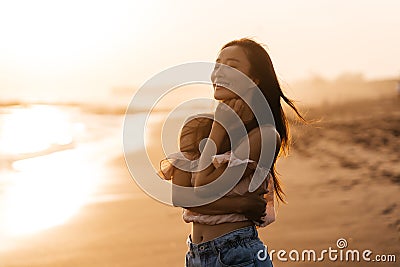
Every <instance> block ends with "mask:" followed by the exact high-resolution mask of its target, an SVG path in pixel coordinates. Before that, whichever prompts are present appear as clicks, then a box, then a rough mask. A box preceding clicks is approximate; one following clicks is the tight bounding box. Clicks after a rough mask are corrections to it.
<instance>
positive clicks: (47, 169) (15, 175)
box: [0, 105, 100, 240]
mask: <svg viewBox="0 0 400 267" xmlns="http://www.w3.org/2000/svg"><path fill="white" fill-rule="evenodd" d="M1 117H2V118H3V121H0V125H1V126H2V127H1V129H0V148H1V150H2V151H1V152H0V156H3V157H6V158H11V159H12V164H11V166H10V167H9V168H10V170H7V169H6V170H0V172H1V177H0V178H1V180H0V182H1V183H6V184H4V188H2V194H1V195H0V197H1V199H0V200H1V201H0V204H1V205H0V218H1V220H0V240H1V236H3V237H4V236H15V235H22V234H27V233H34V232H36V231H38V230H41V229H45V228H48V227H51V226H54V225H58V224H61V223H64V222H65V220H67V219H68V218H70V217H71V216H72V215H74V214H75V213H76V212H77V211H78V210H79V208H80V207H81V206H82V205H83V204H84V203H85V202H86V201H87V200H88V198H89V197H90V194H91V192H93V190H94V189H95V188H96V184H97V182H98V178H99V176H100V171H99V170H100V167H99V166H97V165H95V164H98V163H96V162H92V159H90V158H89V156H88V155H89V152H90V151H91V150H90V149H91V148H87V147H85V146H84V145H80V146H75V145H74V144H73V142H72V140H73V138H74V135H75V134H78V133H80V132H81V131H84V130H85V129H84V128H82V126H81V125H80V124H79V123H72V122H71V121H70V118H69V117H68V116H67V113H66V112H63V111H62V109H61V108H57V107H52V106H46V105H34V106H32V107H27V108H21V107H16V108H9V109H8V113H7V112H6V113H5V114H2V116H1ZM75 127H76V129H75ZM76 131H78V132H76ZM60 146H61V147H60ZM64 146H66V147H64ZM71 148H73V149H71ZM0 186H1V184H0ZM0 189H1V188H0Z"/></svg>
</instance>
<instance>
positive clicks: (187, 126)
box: [179, 113, 214, 152]
mask: <svg viewBox="0 0 400 267" xmlns="http://www.w3.org/2000/svg"><path fill="white" fill-rule="evenodd" d="M213 120H214V115H213V114H212V113H200V114H196V115H193V116H190V117H188V118H187V119H186V120H185V122H184V124H183V127H182V129H181V132H180V137H179V149H180V151H181V152H198V148H199V143H200V141H201V140H202V139H204V138H206V137H208V136H209V134H210V131H211V127H212V123H213Z"/></svg>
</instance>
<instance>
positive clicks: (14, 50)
mask: <svg viewBox="0 0 400 267" xmlns="http://www.w3.org/2000/svg"><path fill="white" fill-rule="evenodd" d="M399 10H400V1H396V0H392V1H388V0H383V1H366V0H364V1H362V0H352V1H344V0H338V1H329V0H306V1H296V0H292V1H289V0H283V1H228V2H227V1H211V0H207V1H115V0H114V1H82V0H80V1H76V0H72V1H71V0H70V1H50V0H43V1H40V0H39V1H29V0H26V1H18V0H16V1H1V2H0V38H1V40H0V100H1V99H20V98H23V99H31V100H32V99H42V100H62V99H66V98H71V99H76V100H83V99H85V98H88V97H90V98H91V99H96V98H104V97H106V96H107V94H108V92H109V90H110V89H111V88H113V87H120V86H128V87H137V86H140V85H141V84H143V83H144V82H145V81H146V80H147V79H149V78H150V77H151V76H152V75H154V74H155V73H157V72H159V71H161V70H163V69H165V68H168V67H170V66H173V65H176V64H180V63H184V62H191V61H214V60H215V58H216V55H217V53H218V50H219V48H220V47H221V46H222V45H223V44H224V43H226V42H228V41H230V40H232V39H235V38H240V37H254V38H255V39H256V40H258V41H261V42H263V43H265V44H266V45H267V46H268V49H269V52H270V54H271V57H272V60H273V62H274V64H275V68H276V71H277V73H278V75H279V76H280V78H281V79H283V80H284V81H286V82H289V83H290V82H293V81H295V80H297V79H300V78H303V77H309V76H311V75H313V74H320V75H322V76H324V77H327V78H334V77H336V76H337V75H339V74H341V73H343V72H357V73H363V74H364V75H365V77H366V78H369V79H374V78H380V77H397V76H399V75H400V49H398V48H399V47H400V37H399V36H400V35H399V34H398V29H400V15H399Z"/></svg>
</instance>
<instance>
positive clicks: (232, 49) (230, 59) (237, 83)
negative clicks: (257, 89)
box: [211, 46, 252, 100]
mask: <svg viewBox="0 0 400 267" xmlns="http://www.w3.org/2000/svg"><path fill="white" fill-rule="evenodd" d="M216 63H217V64H215V68H214V70H213V72H212V74H211V81H212V83H213V86H214V98H215V99H217V100H227V99H232V98H238V95H237V94H235V93H234V92H232V91H231V90H229V89H232V90H233V91H236V90H246V89H249V88H251V87H252V85H251V82H249V79H247V78H246V77H245V76H244V75H246V76H247V77H249V78H250V79H251V76H250V62H249V60H248V59H247V56H246V54H245V52H244V50H243V48H241V47H240V46H229V47H226V48H224V49H222V50H221V52H220V53H219V56H218V58H217V60H216ZM221 64H223V65H221ZM224 65H228V66H229V67H232V68H233V69H236V70H238V71H240V72H241V73H240V72H238V71H234V70H232V69H231V68H229V67H226V66H224ZM243 74H244V75H243ZM228 88H229V89H228ZM236 92H237V91H236Z"/></svg>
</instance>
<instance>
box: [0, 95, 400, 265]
mask: <svg viewBox="0 0 400 267" xmlns="http://www.w3.org/2000/svg"><path fill="white" fill-rule="evenodd" d="M307 117H308V118H315V119H320V120H321V121H320V122H319V123H315V124H313V125H311V126H304V125H297V126H294V127H293V128H292V129H293V136H294V141H295V143H294V146H293V149H292V150H291V152H290V155H289V156H288V157H286V158H282V159H280V160H279V161H278V171H279V172H280V173H281V175H282V180H283V182H284V185H285V190H286V194H287V201H288V202H289V203H288V204H287V205H280V207H279V209H278V215H277V220H276V222H274V223H273V224H271V225H269V226H268V227H266V228H262V229H260V230H259V233H260V236H261V239H262V240H263V241H264V243H265V244H266V245H268V248H269V250H276V251H277V250H280V249H284V250H286V251H287V252H289V251H290V250H292V249H296V250H298V251H299V252H300V253H301V251H302V250H303V249H313V250H315V251H316V252H317V253H319V252H320V251H321V250H323V249H329V247H332V248H333V249H336V248H337V247H336V241H337V239H338V238H345V239H346V240H347V242H348V249H358V250H360V251H362V250H364V249H370V250H372V251H373V255H375V254H395V255H396V259H397V264H395V263H392V264H389V263H376V262H375V263H372V262H370V263H365V262H360V263H354V262H340V261H336V262H333V261H329V260H328V258H327V256H326V257H325V261H323V262H320V263H312V262H293V261H288V262H282V261H279V260H278V259H276V258H275V257H276V255H274V260H273V262H274V266H278V267H279V266H288V265H290V266H300V267H301V266H398V264H399V261H400V204H399V203H400V202H399V195H398V193H399V189H400V164H399V161H400V138H399V134H400V99H394V98H382V99H379V100H365V101H359V102H351V103H347V104H342V105H340V106H339V105H336V106H334V105H332V106H325V107H320V108H313V109H310V110H309V111H308V113H307ZM152 157H153V158H152V159H153V160H154V161H155V162H156V161H157V160H158V159H159V158H160V157H161V155H160V151H159V149H153V151H152ZM136 159H137V160H138V161H143V160H144V159H143V158H141V157H136ZM109 170H110V175H109V180H108V181H107V183H105V184H104V186H103V188H102V189H101V192H102V193H107V194H121V195H122V196H125V197H121V198H119V199H115V200H113V201H103V202H94V203H90V204H88V205H86V206H84V207H83V208H82V210H81V211H80V213H79V214H78V215H77V216H75V217H74V218H72V219H71V220H70V221H68V222H66V223H65V224H64V225H61V226H58V227H54V228H51V229H48V230H46V231H42V232H40V233H37V234H36V235H33V236H29V237H24V238H21V239H20V240H18V241H17V243H16V247H15V248H13V249H11V250H9V251H6V252H2V253H0V266H1V267H3V266H4V267H5V266H7V267H11V266H32V267H39V266H40V267H47V266H60V267H61V266H73V267H74V266H88V267H90V266H97V267H99V266H183V265H184V255H185V252H186V249H187V248H186V244H185V240H186V238H187V235H188V233H189V232H190V225H189V224H185V223H184V222H183V221H182V219H181V210H180V209H179V208H172V207H169V206H166V205H164V204H161V203H159V202H157V201H155V200H153V199H152V198H150V197H148V196H147V195H146V194H144V193H142V192H141V190H140V189H139V188H138V187H137V186H136V184H135V182H134V181H133V179H132V178H131V177H130V175H129V173H128V171H127V169H126V166H125V163H124V159H123V158H122V157H118V158H117V159H110V162H109Z"/></svg>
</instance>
